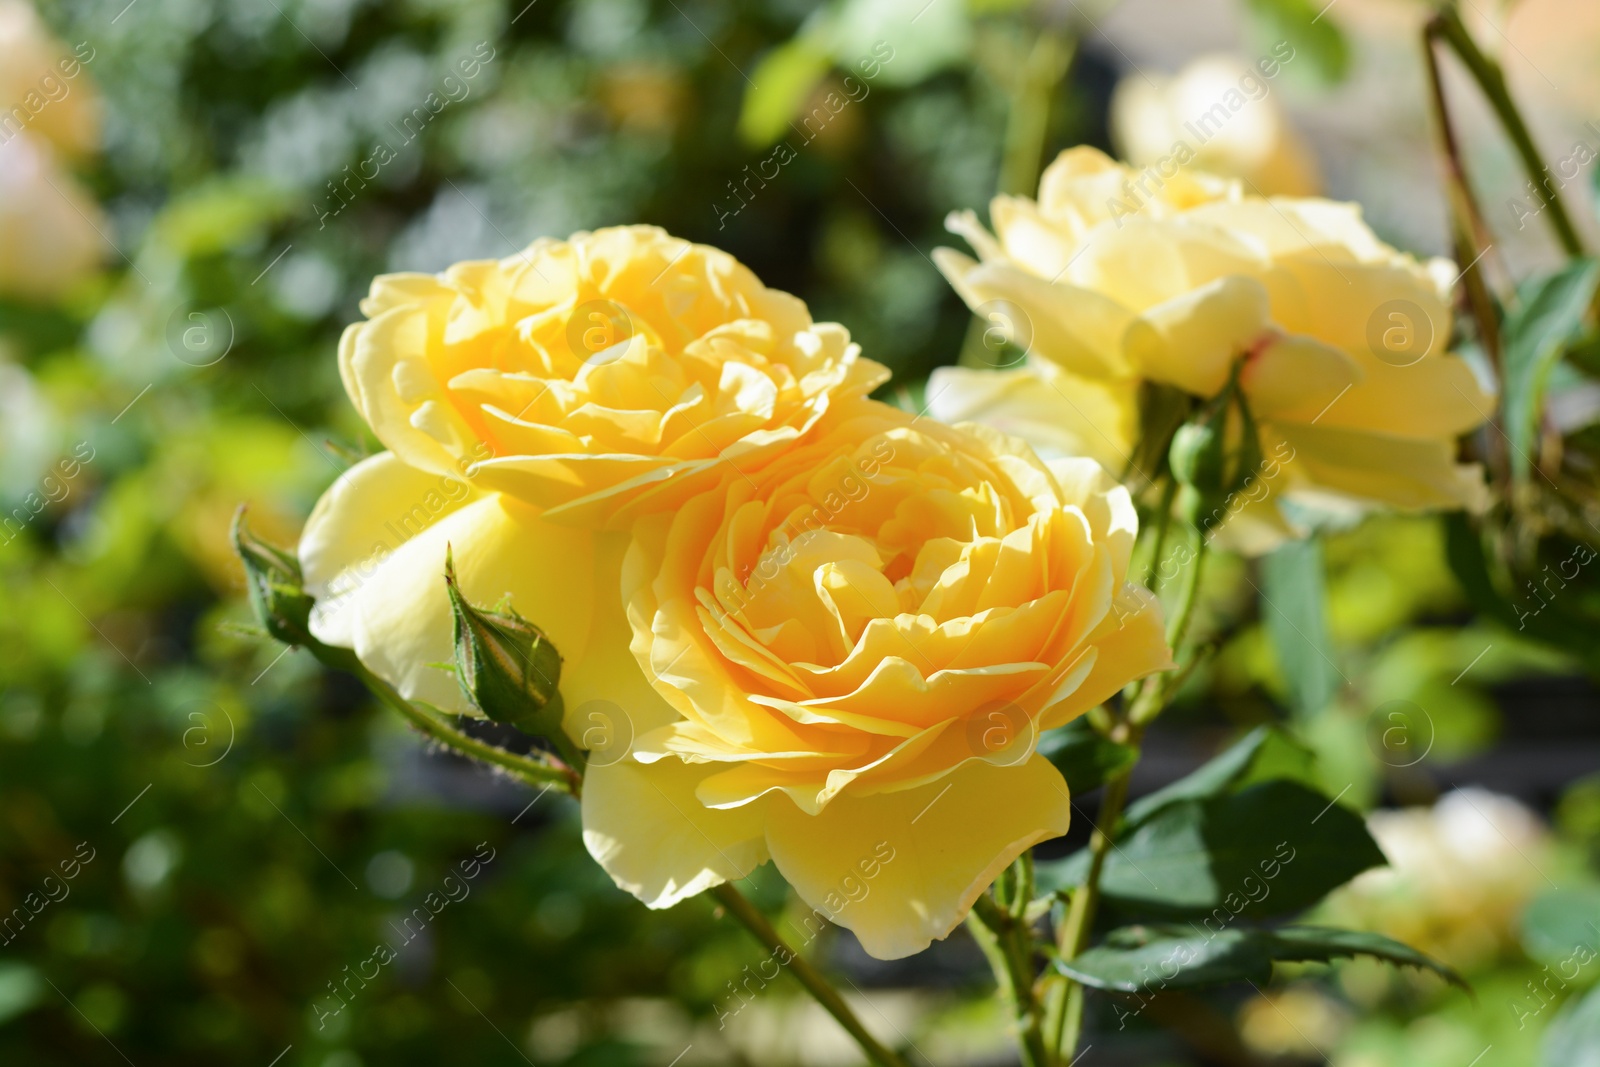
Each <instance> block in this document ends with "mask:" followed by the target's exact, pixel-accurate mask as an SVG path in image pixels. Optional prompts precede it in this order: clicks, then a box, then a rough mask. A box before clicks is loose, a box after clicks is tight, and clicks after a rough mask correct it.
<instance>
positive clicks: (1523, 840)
mask: <svg viewBox="0 0 1600 1067" xmlns="http://www.w3.org/2000/svg"><path fill="white" fill-rule="evenodd" d="M1367 828H1368V829H1369V830H1371V831H1372V836H1373V837H1374V838H1376V839H1377V841H1378V844H1379V845H1380V846H1381V847H1382V848H1383V852H1384V855H1386V856H1388V857H1389V866H1387V867H1380V868H1377V869H1375V870H1371V871H1367V872H1365V873H1364V874H1361V875H1359V876H1358V877H1357V878H1356V879H1355V880H1354V881H1352V882H1351V883H1350V884H1349V885H1348V886H1346V887H1345V888H1344V889H1342V890H1340V891H1339V892H1337V893H1335V894H1334V895H1333V896H1331V897H1329V898H1328V902H1327V905H1326V907H1327V909H1328V910H1329V911H1330V912H1331V913H1332V915H1333V917H1334V921H1335V922H1336V923H1337V924H1338V925H1349V926H1357V927H1360V928H1362V929H1368V930H1375V931H1377V932H1379V933H1383V934H1387V935H1389V936H1390V937H1393V938H1395V939H1396V940H1399V941H1403V942H1405V943H1406V944H1408V945H1410V946H1412V947H1413V948H1418V949H1421V950H1422V951H1424V952H1427V953H1430V954H1431V955H1434V956H1437V957H1438V958H1440V959H1442V960H1443V961H1444V962H1446V963H1449V964H1451V965H1452V966H1455V967H1457V968H1463V969H1466V968H1471V967H1473V966H1476V965H1479V964H1483V963H1486V962H1488V961H1489V960H1491V959H1493V958H1494V956H1495V955H1496V954H1497V953H1499V952H1501V951H1503V950H1505V949H1506V948H1507V947H1509V946H1510V945H1513V944H1515V942H1516V933H1515V924H1516V919H1517V916H1518V915H1519V914H1520V913H1521V911H1522V907H1523V905H1524V904H1525V903H1526V902H1527V900H1528V898H1529V896H1530V895H1531V894H1532V893H1533V892H1534V891H1535V890H1536V889H1537V888H1538V887H1539V886H1540V885H1541V884H1542V883H1543V881H1544V876H1543V874H1541V873H1540V863H1541V859H1542V857H1543V856H1544V855H1545V853H1546V852H1547V851H1548V841H1549V834H1548V831H1547V830H1546V829H1545V826H1544V824H1543V823H1542V822H1541V821H1540V819H1539V817H1538V815H1536V814H1535V813H1534V812H1532V811H1531V810H1529V809H1528V808H1527V807H1525V806H1523V805H1522V804H1521V803H1520V802H1518V801H1516V800H1514V799H1512V798H1511V797H1505V796H1500V795H1498V794H1495V793H1490V792H1488V791H1486V790H1483V789H1478V788H1472V787H1469V788H1465V789H1458V790H1456V791H1454V792H1452V793H1447V794H1445V795H1444V796H1443V797H1440V798H1439V801H1438V802H1437V803H1436V804H1435V805H1434V806H1433V807H1432V808H1403V809H1400V810H1397V811H1377V812H1373V813H1372V815H1371V816H1369V817H1368V819H1367Z"/></svg>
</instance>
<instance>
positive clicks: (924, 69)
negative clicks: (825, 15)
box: [817, 0, 972, 88]
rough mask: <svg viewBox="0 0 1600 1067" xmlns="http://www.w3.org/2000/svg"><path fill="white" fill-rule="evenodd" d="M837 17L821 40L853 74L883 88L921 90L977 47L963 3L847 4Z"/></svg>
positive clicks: (822, 30)
mask: <svg viewBox="0 0 1600 1067" xmlns="http://www.w3.org/2000/svg"><path fill="white" fill-rule="evenodd" d="M833 15H834V17H833V18H830V19H827V20H826V21H824V22H820V23H818V24H817V28H818V38H819V39H820V40H823V41H826V43H827V47H828V50H829V52H830V53H832V55H833V58H834V61H835V62H836V63H838V64H839V66H840V67H842V68H844V70H845V71H846V72H847V73H849V74H852V75H854V76H856V77H857V78H858V79H865V80H867V81H869V82H873V83H875V84H879V85H886V86H899V87H902V88H903V87H906V86H911V85H916V84H918V83H919V82H921V81H923V80H924V79H925V78H928V77H929V76H931V75H933V74H936V73H938V72H939V71H940V70H943V69H944V68H945V67H948V66H951V65H953V64H955V63H957V62H960V61H961V60H962V59H964V58H965V57H966V55H967V52H968V51H969V49H970V48H971V46H972V26H971V23H970V21H969V20H968V18H967V7H966V4H965V3H964V2H963V0H934V2H933V3H931V4H930V3H928V2H927V0H842V2H840V3H839V4H838V5H837V6H836V7H835V8H834V9H833Z"/></svg>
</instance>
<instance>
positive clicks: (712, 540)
mask: <svg viewBox="0 0 1600 1067" xmlns="http://www.w3.org/2000/svg"><path fill="white" fill-rule="evenodd" d="M1137 521H1138V520H1137V517H1136V514H1135V512H1134V509H1133V504H1132V501H1131V500H1130V498H1129V496H1128V493H1127V491H1126V490H1125V489H1122V488H1121V487H1119V486H1116V485H1114V484H1113V483H1112V482H1111V480H1110V479H1109V477H1107V476H1106V474H1105V473H1104V472H1103V471H1102V470H1101V469H1100V468H1099V467H1098V466H1097V465H1096V464H1095V463H1093V462H1092V461H1090V460H1083V459H1078V460H1061V461H1057V462H1056V463H1054V464H1051V465H1046V464H1045V463H1044V462H1042V461H1041V460H1039V459H1038V458H1037V456H1036V455H1035V454H1034V453H1033V452H1032V451H1031V450H1030V449H1029V448H1028V447H1027V446H1026V445H1024V444H1022V443H1021V442H1020V441H1016V440H1014V439H1008V438H1004V437H1002V436H1001V435H999V434H997V433H994V432H993V431H988V430H983V429H981V428H976V427H974V428H971V429H966V428H952V427H947V426H944V425H942V424H940V423H938V422H936V421H934V420H932V419H919V418H914V417H912V416H911V415H908V414H905V413H903V412H900V411H898V410H896V409H894V408H890V407H888V406H886V405H883V404H879V403H876V402H873V401H861V402H858V403H857V404H856V405H854V406H853V407H852V408H851V409H850V411H848V412H843V413H838V414H837V415H836V417H833V418H831V419H830V422H829V424H828V425H827V426H826V427H825V428H824V430H823V432H822V433H821V435H820V436H818V437H816V438H814V439H812V440H808V441H806V442H804V443H802V444H800V445H798V446H796V447H794V448H792V449H790V450H789V451H787V452H785V453H784V454H783V455H781V456H779V457H777V458H775V459H774V460H773V461H772V462H771V463H770V464H768V465H767V466H766V467H765V468H763V469H761V470H759V471H750V472H746V473H743V474H741V473H738V472H727V473H726V474H724V476H723V478H722V480H721V482H720V483H719V484H718V486H717V487H716V488H715V489H714V490H713V491H711V492H707V493H705V494H702V495H699V496H696V497H695V498H693V499H691V500H689V501H687V502H686V503H685V504H684V505H683V506H682V507H681V508H679V509H678V510H677V511H676V512H674V513H672V514H662V515H655V516H651V517H648V518H646V519H644V520H641V522H640V523H639V524H638V526H637V527H636V528H635V531H634V541H633V547H632V549H631V550H630V552H629V554H628V557H627V560H626V563H625V565H624V569H623V594H624V598H625V600H626V603H627V609H628V619H629V622H630V623H631V625H632V630H633V652H634V654H635V656H637V657H638V661H639V663H640V664H641V665H642V666H643V667H644V669H645V673H646V674H648V676H649V677H650V678H651V680H652V682H653V684H654V687H655V690H656V691H657V692H658V693H659V694H660V696H661V697H663V698H664V699H665V702H664V703H663V704H660V705H658V706H656V707H655V708H654V709H650V708H646V707H640V708H638V709H635V708H629V712H630V714H631V716H632V719H633V721H632V726H633V729H634V731H635V735H636V740H635V741H634V743H633V746H632V752H631V758H629V759H626V760H619V761H616V762H614V763H608V764H607V765H604V766H594V765H591V768H590V772H589V775H588V777H587V779H586V780H585V784H584V797H583V819H584V837H585V841H586V842H587V844H588V846H589V849H590V851H591V853H593V854H594V856H595V857H596V858H597V859H598V860H599V861H600V862H601V863H602V864H603V865H604V866H605V867H606V869H607V871H608V872H609V873H610V874H611V875H612V877H613V878H614V879H615V880H616V881H617V883H618V884H619V885H621V886H623V887H624V888H626V889H628V890H630V891H632V892H633V893H635V894H636V895H638V896H639V897H640V898H641V899H642V900H644V901H645V902H646V903H647V904H650V905H651V906H653V907H665V906H667V905H670V904H672V903H674V902H675V901H677V900H679V899H682V898H683V897H685V896H688V895H690V894H692V893H695V892H699V891H700V890H702V889H704V888H707V887H708V886H711V885H715V884H717V883H718V882H721V881H724V880H728V879H734V878H739V877H742V876H744V875H746V874H748V873H749V872H750V870H751V869H753V868H754V867H755V866H756V865H758V864H760V863H761V862H763V861H764V860H766V859H768V858H769V857H770V858H771V859H772V860H773V861H774V862H775V863H776V865H777V867H778V869H779V870H780V871H781V872H782V874H783V876H784V877H785V878H786V879H787V880H788V881H789V883H790V884H791V885H792V886H794V888H795V890H796V891H797V892H798V893H799V894H800V896H801V897H802V898H803V899H804V900H805V901H806V902H807V903H808V904H810V905H811V906H812V907H813V908H814V909H816V910H817V911H818V912H820V913H821V914H822V915H824V916H825V917H826V918H828V919H830V920H832V921H833V922H836V923H838V924H840V925H843V926H846V927H849V928H850V929H852V930H854V931H855V932H856V935H857V936H858V937H859V938H860V940H861V943H862V945H863V946H864V947H865V948H866V950H867V951H868V952H869V953H871V954H873V955H874V956H877V957H879V958H884V959H892V958H897V957H901V956H906V955H909V954H911V953H914V952H917V951H920V950H921V949H923V948H925V947H926V946H927V945H928V943H929V942H930V941H932V940H934V939H936V938H942V937H944V936H945V935H946V934H948V933H949V932H950V930H951V929H952V928H954V927H955V926H956V924H957V923H959V922H960V921H961V919H962V917H963V916H964V915H965V913H966V911H967V909H968V908H969V907H970V906H971V904H972V902H973V900H974V899H975V898H976V896H977V895H978V894H979V893H980V892H982V891H983V890H984V889H985V888H986V887H987V886H988V885H989V883H990V882H991V881H992V880H993V879H994V877H995V876H996V875H997V874H998V873H999V872H1000V871H1001V870H1003V869H1004V868H1005V866H1006V865H1007V864H1009V863H1010V862H1011V861H1012V860H1014V859H1015V858H1016V857H1017V856H1018V855H1019V854H1020V853H1021V852H1023V851H1024V850H1026V849H1028V848H1029V847H1031V846H1032V845H1034V844H1036V843H1037V842H1039V841H1042V840H1045V839H1047V838H1051V837H1055V836H1058V835H1060V834H1062V833H1064V832H1065V831H1066V828H1067V823H1068V820H1069V814H1070V803H1069V799H1068V795H1067V787H1066V783H1065V782H1064V781H1063V779H1062V777H1061V775H1060V773H1059V772H1058V771H1056V769H1055V768H1054V767H1053V766H1052V765H1051V764H1050V763H1049V761H1048V760H1046V759H1045V758H1044V757H1042V756H1040V755H1038V754H1037V753H1036V752H1035V751H1034V746H1035V743H1036V741H1037V739H1038V733H1039V731H1041V730H1047V729H1050V728H1052V727H1056V726H1060V725H1062V724H1063V723H1065V722H1067V721H1068V720H1070V719H1072V718H1073V717H1075V716H1077V715H1079V714H1081V713H1083V712H1085V711H1087V710H1089V709H1090V708H1092V707H1094V706H1096V705H1097V704H1099V703H1101V702H1103V701H1104V700H1106V699H1107V698H1108V697H1110V696H1111V695H1112V694H1114V693H1116V692H1117V691H1118V690H1120V689H1121V688H1122V687H1123V686H1124V685H1126V684H1127V683H1128V682H1129V681H1130V680H1132V679H1135V678H1139V677H1141V676H1143V675H1146V674H1149V673H1151V672H1153V671H1158V670H1162V669H1166V668H1168V667H1170V666H1171V660H1170V657H1169V653H1168V649H1167V646H1166V643H1165V640H1164V638H1163V633H1162V625H1161V619H1160V609H1159V607H1158V605H1157V604H1156V601H1155V599H1154V598H1153V597H1152V596H1151V595H1150V594H1149V593H1148V592H1146V591H1145V590H1142V589H1138V588H1136V587H1134V586H1132V585H1130V584H1128V582H1127V580H1126V577H1127V568H1128V556H1129V553H1130V551H1131V550H1132V546H1133V541H1134V537H1135V534H1136V526H1137Z"/></svg>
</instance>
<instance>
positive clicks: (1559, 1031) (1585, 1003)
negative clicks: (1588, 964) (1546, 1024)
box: [1539, 986, 1600, 1067]
mask: <svg viewBox="0 0 1600 1067" xmlns="http://www.w3.org/2000/svg"><path fill="white" fill-rule="evenodd" d="M1539 1062H1540V1064H1541V1067H1600V986H1596V987H1595V988H1594V989H1591V990H1589V992H1588V993H1587V994H1586V995H1585V996H1584V997H1583V999H1581V1000H1576V1001H1574V1002H1572V1003H1571V1004H1568V1005H1567V1006H1566V1007H1565V1008H1563V1009H1562V1010H1561V1014H1560V1015H1557V1016H1556V1017H1555V1019H1554V1020H1552V1021H1551V1023H1550V1029H1549V1030H1547V1031H1545V1035H1544V1051H1543V1054H1542V1055H1541V1056H1540V1057H1539Z"/></svg>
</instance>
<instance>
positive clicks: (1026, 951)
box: [971, 887, 1053, 1067]
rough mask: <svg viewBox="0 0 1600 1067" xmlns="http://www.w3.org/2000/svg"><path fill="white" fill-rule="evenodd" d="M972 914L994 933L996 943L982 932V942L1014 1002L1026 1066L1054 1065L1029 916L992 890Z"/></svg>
mask: <svg viewBox="0 0 1600 1067" xmlns="http://www.w3.org/2000/svg"><path fill="white" fill-rule="evenodd" d="M1019 888H1020V887H1019ZM1018 895H1019V896H1021V894H1020V893H1019V894H1018ZM1029 895H1030V896H1031V894H1029ZM1024 907H1026V904H1024ZM971 918H972V919H973V920H974V921H975V922H976V923H978V924H981V925H982V926H983V927H984V928H986V929H987V931H988V932H989V933H990V934H992V935H993V943H992V944H989V945H985V940H986V939H985V938H983V937H981V936H980V937H979V938H978V943H979V944H980V945H984V949H985V955H987V956H988V957H989V965H990V966H991V967H993V968H994V973H995V980H996V982H997V983H998V984H999V986H1000V991H1001V993H1002V994H1003V995H1004V996H1005V999H1006V1000H1007V1001H1008V1002H1009V1003H1010V1005H1011V1015H1012V1018H1013V1019H1015V1020H1016V1024H1017V1045H1018V1051H1019V1052H1020V1053H1021V1056H1022V1067H1051V1064H1052V1063H1053V1060H1052V1059H1051V1057H1050V1052H1049V1050H1048V1049H1047V1048H1046V1047H1045V1043H1044V1028H1043V1015H1042V1013H1041V1011H1040V1008H1039V1002H1038V1000H1037V999H1036V998H1035V997H1034V993H1033V978H1034V975H1033V931H1032V929H1031V928H1030V927H1029V925H1028V923H1027V921H1026V920H1025V919H1022V918H1019V917H1018V916H1017V915H1015V914H1013V913H1012V911H1010V910H1008V909H1004V908H1002V907H1000V905H998V904H996V903H995V900H994V898H993V897H991V896H990V895H989V894H988V893H982V894H980V895H979V896H978V899H977V900H976V901H974V902H973V905H972V915H971Z"/></svg>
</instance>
